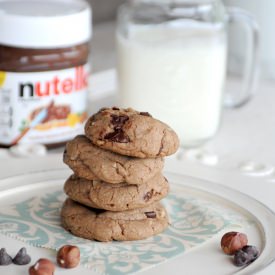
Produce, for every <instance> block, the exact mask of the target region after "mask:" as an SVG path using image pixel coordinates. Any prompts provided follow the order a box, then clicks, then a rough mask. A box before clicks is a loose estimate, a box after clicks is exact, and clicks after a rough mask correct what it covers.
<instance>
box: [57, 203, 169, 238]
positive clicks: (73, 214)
mask: <svg viewBox="0 0 275 275" xmlns="http://www.w3.org/2000/svg"><path fill="white" fill-rule="evenodd" d="M61 223H62V226H63V227H64V228H65V229H66V230H67V231H69V232H71V233H72V234H73V235H75V236H78V237H81V238H85V239H89V240H98V241H103V242H107V241H112V240H117V241H132V240H141V239H145V238H148V237H151V236H153V235H156V234H159V233H161V232H162V231H163V230H164V229H165V228H167V226H168V216H167V213H166V211H165V209H164V207H163V206H162V205H161V204H160V203H155V204H151V205H150V206H147V207H144V208H139V209H135V210H128V211H123V212H111V211H104V210H96V209H93V208H89V207H86V206H83V205H81V204H79V203H77V202H74V201H73V200H71V199H66V201H65V202H64V204H63V206H62V210H61Z"/></svg>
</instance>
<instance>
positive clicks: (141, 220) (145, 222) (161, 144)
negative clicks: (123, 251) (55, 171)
mask: <svg viewBox="0 0 275 275" xmlns="http://www.w3.org/2000/svg"><path fill="white" fill-rule="evenodd" d="M178 146H179V140H178V137H177V135H176V133H175V132H174V131H173V130H172V129H171V128H170V127H169V126H167V125H166V124H164V123H162V122H161V121H159V120H156V119H154V118H152V117H151V115H150V114H149V113H145V112H137V111H135V110H133V109H119V108H116V107H113V108H104V109H101V110H100V111H99V112H98V113H96V114H95V115H93V116H92V117H90V118H89V119H88V121H87V123H86V126H85V136H84V135H83V136H77V137H75V138H74V139H73V140H72V141H70V142H68V143H67V145H66V149H65V152H64V162H65V163H66V164H67V165H68V166H69V167H70V168H71V169H72V170H73V171H74V175H72V176H71V177H70V178H69V179H68V180H67V181H66V183H65V186H64V190H65V193H66V194H67V195H68V196H69V199H67V200H66V202H65V203H64V205H63V208H62V213H61V218H62V224H63V226H64V228H65V229H67V230H69V231H70V232H72V233H73V234H75V235H77V236H80V237H84V238H88V239H97V240H100V241H109V240H113V239H114V240H136V239H143V238H146V237H149V236H152V235H155V234H158V233H160V232H161V231H163V230H164V229H165V228H166V227H167V226H168V216H167V213H166V211H165V209H164V208H163V207H162V206H161V205H160V204H159V203H158V201H159V200H161V199H162V198H163V197H165V196H166V195H167V194H168V190H169V185H168V182H167V180H166V179H165V177H163V176H162V174H161V171H162V169H163V164H164V161H163V158H162V157H164V156H168V155H171V154H173V153H175V152H176V150H177V149H178ZM96 209H103V210H101V211H100V212H98V210H96ZM84 213H85V215H84ZM83 215H84V216H85V219H84V220H82V218H83ZM81 217H82V218H81ZM76 221H78V222H79V223H81V224H77V223H76ZM105 223H106V224H105ZM103 224H105V225H109V226H107V227H109V229H106V228H104V230H103V228H102V226H103ZM88 227H89V230H88V231H87V228H88ZM116 228H120V229H121V230H116ZM103 231H104V234H102V232H103Z"/></svg>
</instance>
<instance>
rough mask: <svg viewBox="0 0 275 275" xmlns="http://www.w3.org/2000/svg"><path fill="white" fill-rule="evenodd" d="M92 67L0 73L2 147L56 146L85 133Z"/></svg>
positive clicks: (0, 136)
mask: <svg viewBox="0 0 275 275" xmlns="http://www.w3.org/2000/svg"><path fill="white" fill-rule="evenodd" d="M88 75H89V66H88V65H84V66H79V67H76V68H70V69H64V70H58V71H47V72H32V73H14V72H2V71H0V143H1V144H4V145H13V144H16V143H19V142H20V143H43V144H54V143H59V142H64V141H67V140H69V139H71V138H73V137H74V136H75V135H77V134H80V133H82V132H83V123H84V122H85V120H86V118H87V113H86V107H87V87H88Z"/></svg>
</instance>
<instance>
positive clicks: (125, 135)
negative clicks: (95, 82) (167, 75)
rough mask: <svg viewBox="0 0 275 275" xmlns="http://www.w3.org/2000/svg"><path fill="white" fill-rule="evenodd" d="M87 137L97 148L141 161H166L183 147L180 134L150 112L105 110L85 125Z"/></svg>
mask: <svg viewBox="0 0 275 275" xmlns="http://www.w3.org/2000/svg"><path fill="white" fill-rule="evenodd" d="M85 134H86V136H87V137H88V138H89V139H90V140H91V141H92V142H93V143H94V144H95V145H97V146H99V147H102V148H104V149H107V150H110V151H113V152H117V153H119V154H122V155H127V156H134V157H138V158H156V157H164V156H168V155H171V154H173V153H175V152H176V151H177V149H178V147H179V138H178V136H177V134H176V133H175V132H174V131H173V130H172V129H171V128H170V127H169V126H168V125H166V124H165V123H163V122H161V121H159V120H157V119H154V118H153V117H152V116H151V115H150V114H148V113H146V112H137V111H135V110H133V109H130V108H129V109H119V108H116V107H114V108H103V109H101V110H100V111H99V112H98V113H96V114H95V115H93V116H92V117H90V118H89V119H88V121H87V123H86V125H85Z"/></svg>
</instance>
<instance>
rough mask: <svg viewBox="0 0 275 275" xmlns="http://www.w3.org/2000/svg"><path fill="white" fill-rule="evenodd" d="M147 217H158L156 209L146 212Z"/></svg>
mask: <svg viewBox="0 0 275 275" xmlns="http://www.w3.org/2000/svg"><path fill="white" fill-rule="evenodd" d="M144 214H145V215H146V217H147V218H149V219H155V218H156V217H157V214H156V212H155V211H149V212H145V213H144Z"/></svg>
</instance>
